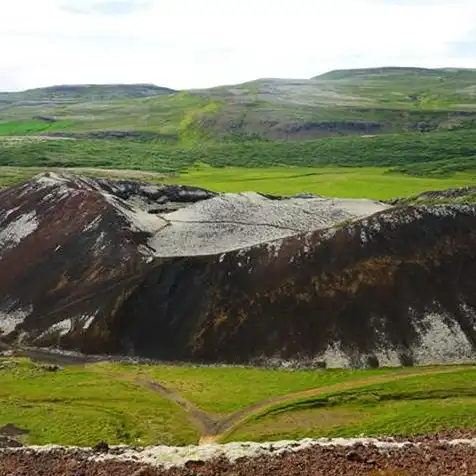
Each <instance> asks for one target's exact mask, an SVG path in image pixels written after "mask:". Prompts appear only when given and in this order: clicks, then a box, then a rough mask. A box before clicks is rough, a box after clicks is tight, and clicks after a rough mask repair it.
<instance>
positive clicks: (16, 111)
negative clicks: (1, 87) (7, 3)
mask: <svg viewBox="0 0 476 476" xmlns="http://www.w3.org/2000/svg"><path fill="white" fill-rule="evenodd" d="M475 121H476V70H463V69H455V70H453V69H436V70H428V69H422V68H379V69H369V70H348V71H333V72H330V73H326V74H324V75H322V76H318V77H316V78H313V79H297V80H292V79H260V80H256V81H251V82H247V83H244V84H239V85H233V86H222V87H217V88H211V89H206V90H189V91H181V92H175V91H173V90H170V89H167V88H160V87H156V86H151V85H103V86H98V85H86V86H55V87H51V88H43V89H37V90H29V91H25V92H22V93H0V133H2V131H3V133H5V131H7V133H8V134H24V133H26V134H36V133H38V132H42V133H49V132H50V131H46V132H45V122H46V123H47V124H51V123H54V124H55V126H54V131H53V132H55V133H60V132H63V133H65V134H70V135H74V134H81V133H82V134H84V133H91V132H97V131H115V132H118V131H122V132H124V131H135V132H136V133H137V134H139V133H141V132H144V133H147V134H145V135H144V136H145V137H150V135H151V134H154V135H155V136H156V137H157V138H162V139H164V140H168V141H173V142H178V143H185V144H190V143H194V142H203V141H204V140H207V141H213V140H233V141H242V140H250V139H253V140H256V139H261V140H302V139H313V138H320V137H329V136H335V135H339V136H340V135H375V134H383V133H395V132H408V131H420V132H431V131H437V130H453V129H455V128H456V129H458V128H470V129H472V128H474V127H475V124H476V122H475ZM19 122H21V123H25V124H26V126H25V127H23V128H22V127H19V126H18V123H19ZM13 126H14V127H13Z"/></svg>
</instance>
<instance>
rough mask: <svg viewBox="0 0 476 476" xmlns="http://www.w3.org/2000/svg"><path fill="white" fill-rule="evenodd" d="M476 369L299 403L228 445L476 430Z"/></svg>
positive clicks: (259, 418)
mask: <svg viewBox="0 0 476 476" xmlns="http://www.w3.org/2000/svg"><path fill="white" fill-rule="evenodd" d="M475 377H476V370H475V369H474V368H468V369H467V370H460V371H457V372H454V373H450V374H439V375H428V376H426V377H424V378H422V377H408V378H406V379H404V380H399V381H394V382H388V383H384V384H378V385H368V386H364V387H361V388H358V389H353V390H347V391H343V392H334V393H327V394H323V395H320V396H318V397H314V398H311V399H305V400H302V399H301V400H296V401H294V402H288V403H286V404H285V405H281V406H277V407H275V408H272V409H271V410H269V411H267V412H264V413H262V414H259V415H256V416H254V417H253V418H251V419H250V421H248V422H247V423H246V424H244V425H243V426H242V427H239V428H237V430H236V431H235V432H233V433H232V434H230V435H228V437H227V439H229V440H232V439H233V440H249V439H252V440H269V439H287V438H291V439H294V438H305V437H310V436H312V437H317V436H325V437H334V436H355V435H360V434H365V435H367V436H370V435H375V436H378V435H390V434H393V435H411V434H422V433H430V432H436V431H440V430H447V429H451V428H455V427H458V428H467V429H473V428H474V427H475V425H476V380H475Z"/></svg>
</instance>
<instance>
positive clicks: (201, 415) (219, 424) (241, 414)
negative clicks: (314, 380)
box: [142, 367, 468, 444]
mask: <svg viewBox="0 0 476 476" xmlns="http://www.w3.org/2000/svg"><path fill="white" fill-rule="evenodd" d="M467 368H468V367H451V368H447V369H441V368H440V369H436V368H431V369H423V370H418V371H415V370H413V371H408V372H406V371H405V372H402V373H401V374H399V375H382V376H377V377H369V378H365V379H360V380H353V381H350V382H343V383H337V384H334V385H327V386H323V387H317V388H313V389H309V390H303V391H299V392H293V393H289V394H286V395H281V396H278V397H273V398H269V399H265V400H261V401H259V402H256V403H254V404H253V405H250V406H248V407H246V408H243V409H241V410H238V411H237V412H234V413H231V414H229V415H226V416H224V417H217V416H214V415H211V414H209V413H207V412H204V411H203V410H201V409H199V408H198V407H197V406H196V405H195V404H193V403H192V402H190V401H188V400H187V399H185V398H184V397H182V396H181V395H180V394H178V393H177V392H175V391H174V390H172V389H169V388H167V387H165V386H163V385H162V384H160V383H158V382H152V381H146V382H142V384H145V385H146V386H147V387H148V388H149V389H151V390H153V391H156V392H158V393H160V394H161V395H162V396H163V397H165V398H167V399H168V400H170V401H173V402H174V403H176V404H178V405H179V406H180V407H181V408H183V409H184V410H185V411H186V412H187V413H188V415H189V421H190V422H191V423H192V424H193V425H194V426H195V428H197V429H198V430H199V431H200V434H201V437H200V442H199V444H209V443H216V442H219V441H220V440H222V439H223V438H225V437H226V436H228V435H229V434H231V433H232V432H233V431H235V430H236V429H237V428H238V427H239V426H241V425H243V424H244V423H246V421H247V420H248V419H249V418H251V417H252V416H254V415H257V414H259V413H262V412H264V411H266V410H269V409H271V408H273V407H274V406H276V405H279V404H285V403H291V402H293V401H295V400H297V399H300V398H311V397H317V396H319V395H322V394H324V393H331V392H340V391H345V390H352V389H358V388H362V387H365V386H367V385H372V384H378V383H389V382H395V381H398V380H403V379H406V378H410V377H416V376H420V375H436V374H445V373H452V372H458V371H460V370H462V369H467Z"/></svg>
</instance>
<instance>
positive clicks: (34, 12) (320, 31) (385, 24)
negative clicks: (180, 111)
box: [0, 0, 476, 91]
mask: <svg viewBox="0 0 476 476" xmlns="http://www.w3.org/2000/svg"><path fill="white" fill-rule="evenodd" d="M0 18H1V28H0V44H1V45H2V49H1V50H0V58H1V61H0V90H1V91H14V90H22V89H28V88H35V87H44V86H51V85H55V84H83V83H89V84H90V83H153V84H157V85H159V86H167V87H171V88H174V89H189V88H204V87H211V86H218V85H223V84H234V83H240V82H244V81H250V80H253V79H258V78H270V77H281V78H310V77H312V76H315V75H318V74H320V73H324V72H326V71H330V70H333V69H346V68H363V67H375V66H421V67H469V68H476V0H453V1H450V0H292V1H290V0H3V1H2V2H1V4H0Z"/></svg>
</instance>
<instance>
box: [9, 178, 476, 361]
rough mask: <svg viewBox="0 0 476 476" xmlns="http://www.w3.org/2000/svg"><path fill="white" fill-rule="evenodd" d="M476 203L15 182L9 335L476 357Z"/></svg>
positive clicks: (185, 356)
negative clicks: (384, 201)
mask: <svg viewBox="0 0 476 476" xmlns="http://www.w3.org/2000/svg"><path fill="white" fill-rule="evenodd" d="M475 230H476V206H475V204H474V203H469V202H468V203H464V202H460V203H456V204H440V205H432V204H430V205H429V204H425V205H418V206H414V205H406V204H402V203H400V204H399V206H397V207H391V206H389V205H385V204H381V203H378V202H372V201H369V200H335V199H333V200H330V199H325V198H321V197H314V196H311V197H307V198H305V197H294V198H287V199H278V198H277V197H265V196H262V195H259V194H223V195H217V194H214V193H211V192H207V191H205V190H202V189H194V188H190V187H189V188H186V187H177V186H172V187H168V186H146V185H140V184H134V183H130V182H124V181H122V182H109V181H104V180H103V181H95V180H90V179H82V178H78V177H69V176H64V175H49V176H40V177H37V178H35V179H34V180H32V181H31V182H29V183H27V184H25V185H23V186H21V187H16V188H12V189H7V190H5V191H3V192H1V193H0V241H2V250H1V255H0V290H1V295H0V296H1V297H0V309H1V312H2V314H1V315H0V317H1V321H0V325H1V326H2V328H3V333H4V335H3V339H4V340H7V341H9V342H14V341H16V342H23V343H29V344H34V345H60V346H63V347H67V348H74V349H79V350H82V351H85V352H89V353H105V352H114V353H122V354H124V353H126V354H130V355H139V356H146V357H153V358H160V359H170V360H175V359H182V360H195V361H196V360H199V361H210V362H214V361H226V362H250V361H253V362H259V361H261V362H262V361H263V360H264V361H268V362H269V361H270V360H273V359H274V360H276V361H281V362H282V361H288V362H291V363H297V362H301V363H303V362H306V363H310V364H313V365H316V364H319V365H327V366H377V365H399V364H403V365H409V364H423V363H445V362H453V363H454V362H466V361H471V360H474V358H475V357H476V352H475V348H476V329H475V322H476V312H475V309H476V301H475V298H474V290H475V289H476V245H475V244H476V232H475Z"/></svg>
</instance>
